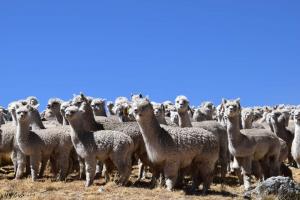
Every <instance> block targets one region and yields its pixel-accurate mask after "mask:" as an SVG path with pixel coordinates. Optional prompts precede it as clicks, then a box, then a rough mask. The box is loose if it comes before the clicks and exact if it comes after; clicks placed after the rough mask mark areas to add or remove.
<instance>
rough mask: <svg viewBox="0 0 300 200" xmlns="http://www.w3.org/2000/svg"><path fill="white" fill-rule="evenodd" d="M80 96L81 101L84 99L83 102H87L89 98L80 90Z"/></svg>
mask: <svg viewBox="0 0 300 200" xmlns="http://www.w3.org/2000/svg"><path fill="white" fill-rule="evenodd" d="M80 97H81V98H82V99H83V101H85V102H87V103H88V102H89V100H88V99H87V98H86V96H85V95H84V94H83V93H82V92H80Z"/></svg>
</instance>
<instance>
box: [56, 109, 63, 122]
mask: <svg viewBox="0 0 300 200" xmlns="http://www.w3.org/2000/svg"><path fill="white" fill-rule="evenodd" d="M55 118H56V120H57V121H58V123H60V124H63V116H62V115H61V113H60V112H59V111H56V112H55Z"/></svg>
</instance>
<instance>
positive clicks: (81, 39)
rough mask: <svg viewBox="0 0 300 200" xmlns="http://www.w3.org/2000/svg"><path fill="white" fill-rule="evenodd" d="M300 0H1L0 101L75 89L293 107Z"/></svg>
mask: <svg viewBox="0 0 300 200" xmlns="http://www.w3.org/2000/svg"><path fill="white" fill-rule="evenodd" d="M299 10H300V2H299V1H292V0H291V1H276V0H275V1H273V0H272V1H260V0H257V1H238V0H237V1H224V0H220V1H210V0H209V1H208V0H207V1H199V0H182V1H177V0H169V1H164V0H157V1H155V0H151V1H141V0H136V1H132V0H126V1H124V0H120V1H114V0H112V1H54V0H51V1H30V0H28V1H21V0H20V1H1V2H0V69H1V86H0V90H1V91H0V92H1V95H0V105H4V106H6V105H7V104H8V103H9V102H10V101H12V100H15V99H20V98H25V97H26V96H29V95H35V96H37V97H38V98H39V99H40V101H41V106H42V107H44V106H45V104H46V102H47V99H49V98H50V97H60V98H62V99H69V98H71V97H72V94H73V93H78V92H80V91H83V92H85V93H86V94H87V95H90V96H95V97H105V98H107V99H114V98H115V97H117V96H120V95H126V96H128V95H129V94H130V93H131V92H142V93H144V94H148V95H150V97H151V99H152V100H154V101H163V100H166V99H170V100H174V98H175V96H176V95H179V94H184V95H186V96H188V97H189V99H190V100H191V102H192V103H193V104H195V105H198V104H199V103H200V102H201V101H203V100H211V101H213V102H215V103H219V102H220V101H221V98H222V97H227V98H235V97H241V100H242V104H243V105H264V104H276V103H291V104H300V89H299V86H300V84H299V83H300V78H299V77H300V12H299Z"/></svg>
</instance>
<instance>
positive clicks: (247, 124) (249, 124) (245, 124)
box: [242, 119, 252, 129]
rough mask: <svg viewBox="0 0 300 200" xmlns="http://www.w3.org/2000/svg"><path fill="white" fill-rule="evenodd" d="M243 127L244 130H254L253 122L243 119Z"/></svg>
mask: <svg viewBox="0 0 300 200" xmlns="http://www.w3.org/2000/svg"><path fill="white" fill-rule="evenodd" d="M242 127H243V129H250V128H252V122H251V120H247V119H243V120H242Z"/></svg>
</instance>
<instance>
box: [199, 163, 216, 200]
mask: <svg viewBox="0 0 300 200" xmlns="http://www.w3.org/2000/svg"><path fill="white" fill-rule="evenodd" d="M214 168H215V163H212V162H203V164H201V165H199V169H200V170H199V173H200V177H201V180H202V181H203V191H202V193H203V194H204V195H206V194H207V193H208V190H209V189H210V185H211V183H212V181H213V173H214Z"/></svg>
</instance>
